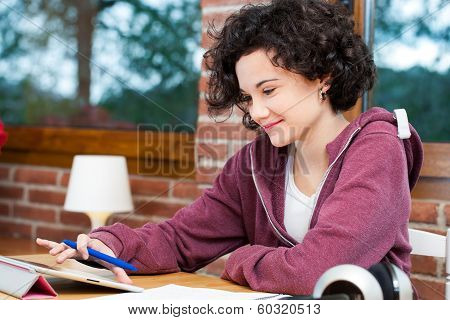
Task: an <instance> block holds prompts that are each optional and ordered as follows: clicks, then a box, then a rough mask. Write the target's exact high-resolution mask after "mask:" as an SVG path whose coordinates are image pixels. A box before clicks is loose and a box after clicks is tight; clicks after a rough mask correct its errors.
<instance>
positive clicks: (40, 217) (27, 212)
mask: <svg viewBox="0 0 450 320" xmlns="http://www.w3.org/2000/svg"><path fill="white" fill-rule="evenodd" d="M13 216H14V217H20V218H24V219H31V220H37V221H47V222H54V221H55V217H56V211H55V210H54V209H43V208H37V207H32V206H24V205H20V204H14V207H13Z"/></svg>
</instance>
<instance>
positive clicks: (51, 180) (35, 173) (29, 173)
mask: <svg viewBox="0 0 450 320" xmlns="http://www.w3.org/2000/svg"><path fill="white" fill-rule="evenodd" d="M56 175H57V172H56V171H50V170H38V169H28V168H17V169H16V172H15V173H14V181H16V182H26V183H37V184H56Z"/></svg>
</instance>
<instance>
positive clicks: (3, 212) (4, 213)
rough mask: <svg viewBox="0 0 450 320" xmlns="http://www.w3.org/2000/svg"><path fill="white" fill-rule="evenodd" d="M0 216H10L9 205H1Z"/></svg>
mask: <svg viewBox="0 0 450 320" xmlns="http://www.w3.org/2000/svg"><path fill="white" fill-rule="evenodd" d="M0 216H9V204H8V203H0Z"/></svg>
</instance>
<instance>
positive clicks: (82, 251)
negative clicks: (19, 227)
mask: <svg viewBox="0 0 450 320" xmlns="http://www.w3.org/2000/svg"><path fill="white" fill-rule="evenodd" d="M36 243H37V244H38V245H40V246H43V247H45V248H47V249H49V250H50V251H49V254H51V255H52V256H56V255H58V256H57V257H56V262H57V263H63V262H64V261H65V260H66V259H70V258H72V259H80V260H81V259H83V260H88V259H89V260H93V261H95V262H97V263H99V264H101V265H102V266H105V267H106V268H108V269H109V270H111V271H112V272H113V273H114V275H115V276H116V279H117V281H119V282H123V283H128V284H131V283H133V282H132V281H131V279H130V278H129V277H128V275H127V273H126V272H125V270H123V269H122V268H120V267H118V266H115V265H113V264H110V263H108V262H106V261H103V260H100V259H96V258H94V257H89V253H88V250H87V248H88V247H89V248H91V249H94V250H97V251H99V252H101V253H104V254H107V255H109V256H112V257H114V258H115V257H116V256H115V254H114V252H113V251H112V250H111V249H110V248H109V247H108V246H107V245H105V244H104V243H103V242H101V241H100V240H97V239H91V238H90V237H89V236H88V235H86V234H79V235H78V238H77V249H76V250H75V249H72V248H70V247H69V246H67V245H66V244H64V243H57V242H54V241H49V240H44V239H39V238H37V239H36Z"/></svg>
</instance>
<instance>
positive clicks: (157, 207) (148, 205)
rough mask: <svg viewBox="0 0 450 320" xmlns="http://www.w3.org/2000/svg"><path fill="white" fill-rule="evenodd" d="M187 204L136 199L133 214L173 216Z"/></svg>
mask: <svg viewBox="0 0 450 320" xmlns="http://www.w3.org/2000/svg"><path fill="white" fill-rule="evenodd" d="M185 206H186V205H184V204H178V203H165V202H160V201H156V200H154V201H151V200H149V201H136V203H135V205H134V208H135V209H134V212H133V214H135V215H146V216H160V217H167V218H171V217H172V216H173V215H174V214H175V213H176V212H177V211H178V210H179V209H181V208H183V207H185Z"/></svg>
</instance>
